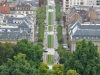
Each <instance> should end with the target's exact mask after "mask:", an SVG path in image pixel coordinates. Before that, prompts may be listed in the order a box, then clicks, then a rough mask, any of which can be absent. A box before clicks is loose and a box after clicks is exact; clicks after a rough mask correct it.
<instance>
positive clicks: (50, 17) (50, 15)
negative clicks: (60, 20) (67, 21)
mask: <svg viewBox="0 0 100 75" xmlns="http://www.w3.org/2000/svg"><path fill="white" fill-rule="evenodd" d="M48 20H49V25H52V12H49V19H48Z"/></svg>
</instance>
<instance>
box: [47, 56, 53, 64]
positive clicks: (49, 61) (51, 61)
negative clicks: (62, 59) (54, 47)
mask: <svg viewBox="0 0 100 75" xmlns="http://www.w3.org/2000/svg"><path fill="white" fill-rule="evenodd" d="M47 63H48V64H49V65H52V64H53V63H54V56H53V55H51V54H48V61H47Z"/></svg>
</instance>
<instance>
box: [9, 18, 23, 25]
mask: <svg viewBox="0 0 100 75" xmlns="http://www.w3.org/2000/svg"><path fill="white" fill-rule="evenodd" d="M7 20H8V21H7V23H8V24H15V22H14V20H17V21H23V20H24V18H22V17H21V18H16V17H8V18H7Z"/></svg>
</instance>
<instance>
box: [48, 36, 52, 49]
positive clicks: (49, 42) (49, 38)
mask: <svg viewBox="0 0 100 75" xmlns="http://www.w3.org/2000/svg"><path fill="white" fill-rule="evenodd" d="M48 48H53V35H48Z"/></svg>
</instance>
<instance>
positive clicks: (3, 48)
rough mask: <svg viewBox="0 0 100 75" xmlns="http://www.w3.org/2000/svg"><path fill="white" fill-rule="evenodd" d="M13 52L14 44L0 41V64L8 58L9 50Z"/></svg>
mask: <svg viewBox="0 0 100 75" xmlns="http://www.w3.org/2000/svg"><path fill="white" fill-rule="evenodd" d="M11 49H12V52H14V49H15V44H13V43H10V42H5V43H0V65H1V64H2V63H5V62H7V60H8V58H10V56H11V53H10V51H11Z"/></svg>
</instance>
